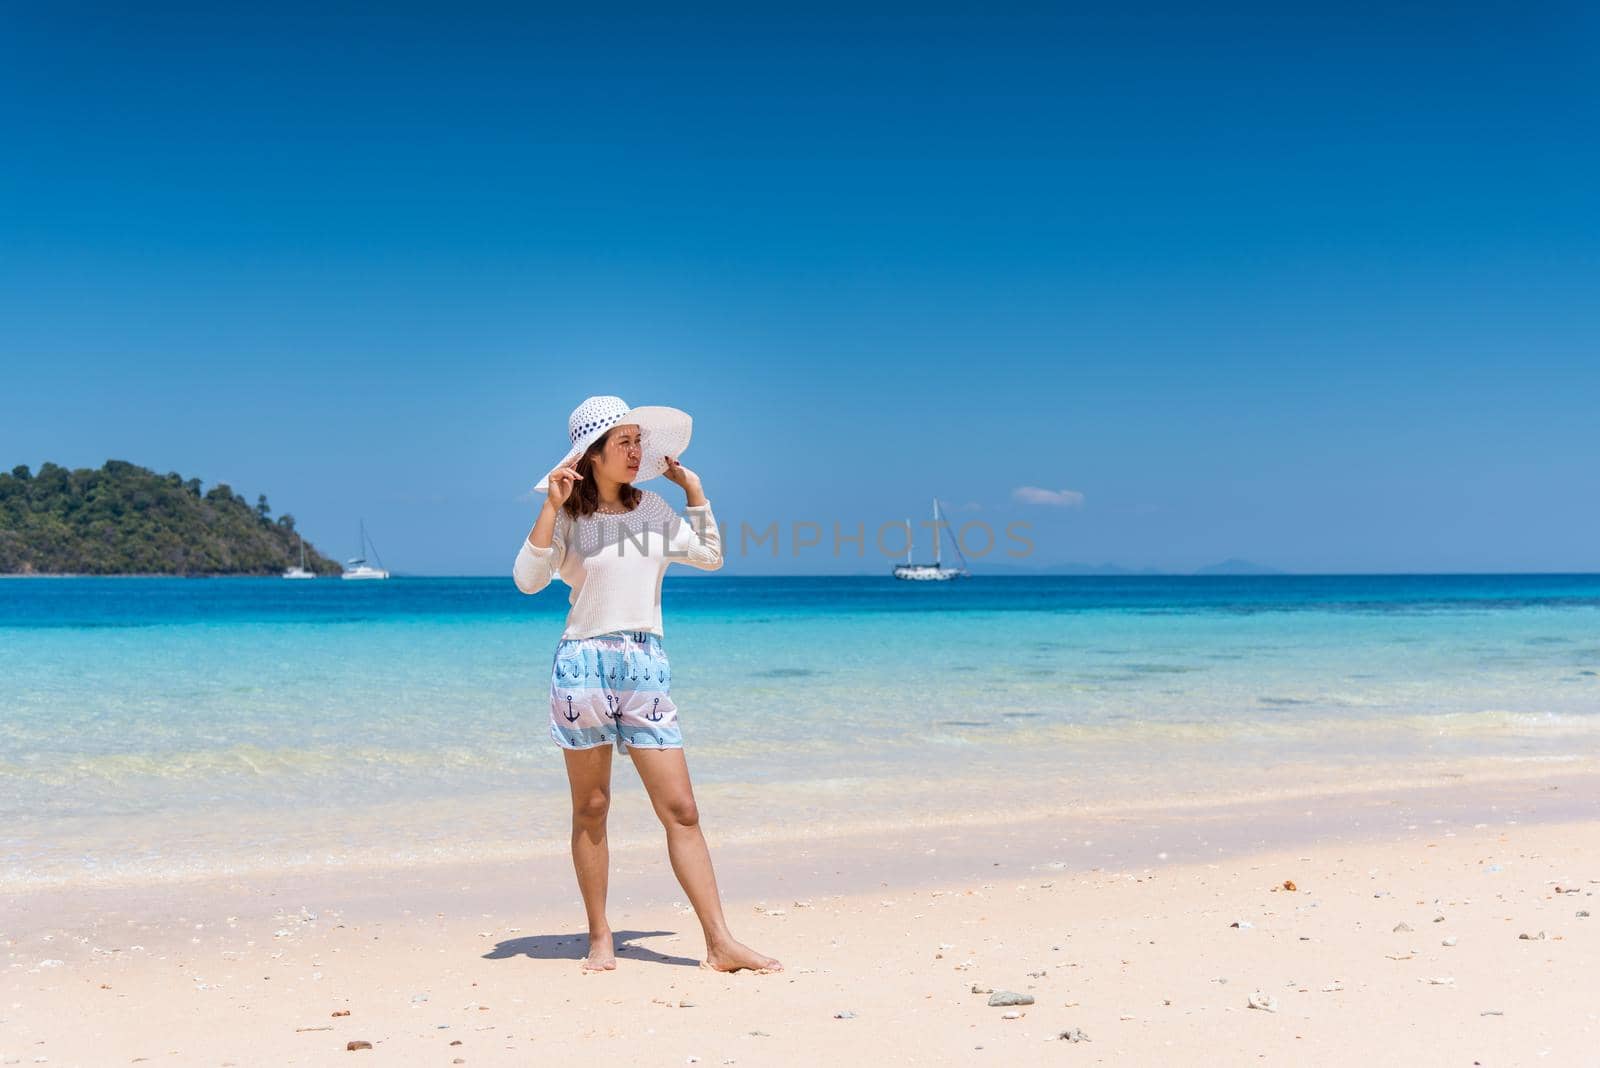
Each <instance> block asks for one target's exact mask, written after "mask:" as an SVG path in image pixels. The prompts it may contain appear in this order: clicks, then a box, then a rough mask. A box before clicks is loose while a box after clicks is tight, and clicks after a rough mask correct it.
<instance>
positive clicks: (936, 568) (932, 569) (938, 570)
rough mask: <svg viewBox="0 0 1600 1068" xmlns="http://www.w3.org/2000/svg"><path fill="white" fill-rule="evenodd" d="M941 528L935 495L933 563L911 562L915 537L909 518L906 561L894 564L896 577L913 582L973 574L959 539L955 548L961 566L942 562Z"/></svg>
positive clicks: (937, 499) (948, 578) (943, 579)
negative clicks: (912, 533) (940, 549)
mask: <svg viewBox="0 0 1600 1068" xmlns="http://www.w3.org/2000/svg"><path fill="white" fill-rule="evenodd" d="M939 529H940V528H939V498H937V497H935V498H934V499H933V563H931V564H913V563H912V562H911V547H912V541H913V539H912V536H911V520H909V519H907V520H906V562H905V563H903V564H895V565H894V572H893V574H894V577H895V578H897V579H909V580H911V581H913V582H947V581H949V580H950V579H953V578H961V577H962V576H969V575H970V574H971V573H970V572H969V571H967V567H966V564H967V559H966V557H964V556H962V555H961V544H960V542H959V541H958V542H956V545H955V550H956V558H957V559H958V560H960V561H961V566H960V567H945V566H944V565H943V564H942V563H940V559H939V543H940V542H941V541H943V538H942V537H941V536H940V533H939Z"/></svg>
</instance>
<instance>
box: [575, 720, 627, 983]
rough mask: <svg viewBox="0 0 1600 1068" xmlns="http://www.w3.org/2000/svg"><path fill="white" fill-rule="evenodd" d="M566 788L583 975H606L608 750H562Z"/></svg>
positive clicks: (611, 955) (611, 959)
mask: <svg viewBox="0 0 1600 1068" xmlns="http://www.w3.org/2000/svg"><path fill="white" fill-rule="evenodd" d="M563 752H564V753H565V755H566V758H567V782H568V784H569V785H570V786H571V787H572V866H573V868H575V869H576V870H577V873H578V892H579V893H581V894H582V895H583V910H584V911H585V912H586V913H588V916H589V955H588V957H586V958H585V959H584V962H583V967H584V968H585V970H588V971H610V970H612V969H614V968H615V967H616V966H617V955H616V950H615V949H614V948H613V947H612V944H611V925H610V924H609V923H607V922H606V884H607V882H608V881H609V879H610V876H611V849H610V847H609V846H608V845H607V844H606V814H607V813H608V812H610V811H611V746H609V745H598V746H595V747H594V748H593V749H567V750H563Z"/></svg>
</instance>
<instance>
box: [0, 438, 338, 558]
mask: <svg viewBox="0 0 1600 1068" xmlns="http://www.w3.org/2000/svg"><path fill="white" fill-rule="evenodd" d="M305 548H306V567H307V569H308V570H311V571H314V572H316V573H317V574H319V575H337V574H338V573H339V571H340V567H339V565H338V563H336V562H335V561H333V560H330V559H328V558H327V557H325V556H323V555H322V554H321V553H319V552H317V551H316V549H314V548H313V547H312V546H311V544H310V543H309V542H307V543H306V547H305ZM299 562H300V548H299V543H298V542H297V540H296V537H295V529H294V517H293V516H291V515H282V516H279V517H278V518H276V519H273V518H272V517H271V508H270V507H269V506H268V505H267V498H266V497H265V496H261V497H258V498H257V499H256V503H255V504H254V505H253V506H252V505H251V504H250V503H249V502H248V501H246V500H245V499H244V498H243V497H241V496H239V495H238V494H236V493H234V492H233V490H231V489H230V488H229V487H228V486H226V485H222V484H218V485H215V486H212V487H211V488H210V489H209V490H206V491H205V492H204V493H201V492H200V480H199V479H198V478H191V479H184V478H182V477H181V476H179V475H178V474H176V473H172V474H166V475H158V474H156V473H155V472H154V471H151V470H148V469H146V468H143V467H138V466H135V465H134V464H130V463H126V462H124V461H122V460H107V461H106V465H105V466H104V467H102V468H101V469H100V470H98V471H95V470H92V469H89V468H79V469H78V470H75V471H69V470H67V469H66V468H64V467H58V466H57V465H55V464H52V463H47V464H45V465H44V466H43V467H41V468H40V469H39V473H38V474H33V473H32V472H30V471H29V470H28V468H27V467H25V466H22V467H16V468H13V469H12V471H11V473H10V474H9V475H7V474H0V574H5V575H59V574H68V575H276V574H279V573H281V572H282V571H283V570H284V568H286V567H288V566H290V565H291V564H298V563H299Z"/></svg>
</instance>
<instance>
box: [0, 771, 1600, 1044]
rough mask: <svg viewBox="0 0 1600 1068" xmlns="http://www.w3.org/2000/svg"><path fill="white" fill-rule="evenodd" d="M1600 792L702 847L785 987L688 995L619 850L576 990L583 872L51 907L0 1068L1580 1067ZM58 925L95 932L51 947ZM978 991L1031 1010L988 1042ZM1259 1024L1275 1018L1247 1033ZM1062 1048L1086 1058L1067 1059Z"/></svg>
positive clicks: (697, 952) (1360, 802)
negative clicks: (594, 956)
mask: <svg viewBox="0 0 1600 1068" xmlns="http://www.w3.org/2000/svg"><path fill="white" fill-rule="evenodd" d="M1551 785H1554V786H1556V787H1557V789H1554V790H1552V789H1549V786H1551ZM1595 785H1596V781H1595V780H1594V779H1593V778H1592V777H1583V778H1581V780H1575V781H1574V782H1572V783H1540V782H1539V781H1536V780H1533V779H1524V780H1521V781H1519V782H1518V783H1516V784H1507V785H1504V786H1502V787H1501V788H1498V789H1495V790H1491V791H1487V792H1486V791H1483V790H1481V789H1477V788H1457V789H1450V788H1438V787H1433V788H1420V789H1412V790H1410V791H1393V790H1378V791H1370V792H1365V793H1362V792H1352V793H1346V794H1342V795H1338V796H1337V797H1331V798H1328V799H1325V803H1324V804H1321V805H1318V804H1308V803H1307V802H1306V800H1305V799H1304V798H1292V799H1285V800H1283V801H1281V802H1258V803H1256V804H1255V805H1243V806H1241V805H1231V806H1220V807H1215V808H1212V809H1210V810H1205V809H1189V810H1184V811H1179V812H1175V813H1161V812H1156V811H1148V810H1147V811H1144V812H1139V813H1131V812H1130V813H1124V814H1121V815H1118V816H1114V817H1113V816H1103V817H1100V818H1098V819H1094V820H1089V819H1085V818H1079V817H1072V816H1063V817H1061V818H1059V819H1057V820H1055V821H1049V820H1046V821H1032V822H1026V823H1022V822H1019V823H1015V824H1007V823H1005V821H1004V820H1003V818H997V819H995V820H993V821H991V824H990V825H989V826H988V827H987V828H985V827H983V826H966V827H947V828H944V829H942V830H935V829H910V830H903V829H900V828H893V829H886V831H885V832H884V833H883V834H882V835H880V836H879V838H878V839H877V840H863V839H861V838H859V837H857V838H853V839H846V838H819V839H817V840H815V841H812V842H809V843H807V844H806V845H807V848H804V849H786V850H776V851H775V850H773V849H772V848H771V846H770V843H720V844H719V841H718V838H717V836H716V834H715V829H714V828H712V829H709V830H708V831H707V837H708V839H709V841H710V844H711V849H712V857H713V860H714V862H715V864H716V868H717V875H718V879H719V883H720V886H721V890H722V895H723V899H724V902H725V907H726V911H727V914H728V917H729V922H730V925H731V926H732V928H733V931H734V934H735V936H736V937H738V938H740V939H742V940H744V941H746V942H747V943H749V944H750V945H752V946H754V947H756V948H757V949H760V950H762V951H764V952H770V953H772V954H774V955H776V956H777V957H779V958H780V959H781V960H783V961H784V963H785V970H784V971H783V972H781V973H775V974H772V975H751V974H748V973H746V974H738V975H722V974H717V973H711V972H707V971H705V970H703V969H699V968H697V967H695V964H696V962H697V961H698V960H699V959H700V956H701V953H702V950H703V943H702V941H701V938H700V934H699V930H698V924H697V923H696V920H695V917H694V916H693V914H692V912H690V911H688V910H687V906H686V905H684V904H683V895H682V892H681V890H680V888H679V887H678V886H677V884H676V881H675V880H674V879H673V877H672V874H671V871H670V868H669V866H668V863H667V858H666V856H665V850H664V848H662V846H661V844H660V843H659V842H657V843H655V844H653V845H651V846H649V847H645V846H639V847H629V848H624V849H614V850H613V854H612V864H611V873H612V874H611V886H610V896H609V907H608V917H609V919H610V921H611V923H612V925H613V928H614V930H615V931H616V933H617V937H618V968H617V970H616V971H614V972H606V973H598V974H588V973H584V972H582V971H581V970H580V968H579V964H578V962H579V961H580V960H581V958H582V956H583V952H584V949H585V946H586V941H585V939H584V935H583V927H584V921H583V912H582V908H581V904H580V903H579V902H578V897H577V889H576V885H575V881H574V879H573V877H572V873H571V869H570V861H569V860H568V859H567V858H566V857H563V856H546V857H543V858H534V859H531V860H520V861H517V862H514V863H504V862H495V863H490V864H484V865H476V866H458V867H455V868H439V867H412V868H408V869H405V870H403V871H399V872H396V871H376V870H374V871H369V872H366V873H363V874H360V875H353V874H352V873H336V874H334V875H331V876H323V877H320V878H313V879H300V878H296V877H293V876H286V877H280V878H262V877H252V878H247V879H240V880H231V881H230V880H213V881H210V882H206V883H203V884H202V883H194V884H188V885H186V886H182V887H173V886H166V887H156V888H151V891H150V892H149V893H143V894H130V893H128V892H126V890H125V889H122V890H101V891H97V892H79V893H76V894H68V895H62V894H61V893H60V892H59V891H57V892H54V893H48V894H47V893H41V894H39V895H35V900H34V901H32V902H31V907H30V908H29V909H28V910H27V911H26V913H25V914H24V913H19V912H18V910H17V909H16V908H14V907H11V906H12V905H15V904H17V902H16V901H15V899H13V900H12V902H11V903H10V904H9V905H8V908H7V909H6V914H7V916H8V920H7V929H6V930H5V931H4V932H3V936H0V937H3V941H4V942H5V944H6V949H7V954H8V963H9V966H8V968H7V969H6V970H5V973H4V976H5V977H4V979H3V980H0V983H3V989H0V1005H5V1006H8V1008H7V1009H3V1010H0V1017H3V1018H4V1022H5V1024H6V1027H5V1031H6V1032H7V1037H6V1038H5V1039H3V1040H0V1053H3V1054H5V1055H7V1056H9V1057H20V1058H22V1059H23V1060H24V1061H27V1060H32V1059H33V1058H34V1057H37V1056H46V1057H48V1059H49V1063H56V1064H60V1063H68V1064H73V1063H105V1062H109V1061H113V1060H116V1061H126V1060H128V1059H131V1058H133V1057H150V1058H160V1059H162V1060H164V1061H167V1062H168V1063H180V1064H190V1063H195V1064H205V1063H209V1064H216V1063H222V1062H225V1061H232V1062H233V1063H240V1064H242V1063H275V1064H324V1063H329V1064H331V1063H343V1062H342V1061H340V1060H339V1058H345V1057H348V1056H349V1054H348V1053H347V1052H346V1049H345V1046H346V1043H347V1042H348V1041H353V1040H359V1041H368V1042H371V1043H372V1045H373V1048H374V1051H387V1052H388V1053H389V1055H390V1057H391V1058H394V1057H399V1058H402V1059H404V1060H405V1061H406V1062H408V1063H409V1062H410V1061H411V1060H419V1059H429V1060H434V1059H438V1060H439V1062H440V1063H450V1062H451V1060H452V1058H454V1057H463V1058H464V1063H467V1064H473V1065H481V1064H508V1065H509V1064H526V1063H528V1062H529V1060H530V1059H537V1060H538V1061H539V1062H541V1063H568V1062H570V1061H575V1060H577V1059H579V1058H589V1057H594V1056H605V1055H612V1056H622V1057H629V1058H633V1059H637V1057H638V1054H639V1053H640V1051H641V1049H643V1048H647V1049H649V1050H651V1051H652V1055H653V1056H654V1058H655V1059H653V1060H650V1061H649V1063H662V1064H683V1063H686V1062H687V1060H688V1058H690V1057H697V1058H699V1062H700V1063H705V1064H719V1063H730V1062H731V1063H737V1064H741V1065H751V1064H756V1065H761V1064H791V1063H811V1062H815V1061H817V1060H822V1059H836V1060H838V1061H839V1062H840V1063H858V1062H860V1061H861V1060H863V1059H866V1058H870V1059H873V1060H896V1059H904V1058H908V1057H909V1058H911V1059H912V1060H914V1061H915V1062H917V1063H938V1064H945V1063H970V1062H971V1061H973V1060H976V1059H980V1058H982V1057H984V1056H993V1057H995V1058H997V1059H998V1060H999V1061H1001V1062H1005V1063H1046V1058H1049V1063H1054V1062H1055V1061H1056V1060H1059V1059H1060V1058H1061V1057H1063V1056H1070V1057H1072V1058H1073V1059H1074V1060H1075V1061H1081V1060H1084V1059H1086V1058H1087V1059H1089V1060H1092V1061H1093V1062H1095V1063H1107V1064H1112V1063H1114V1064H1170V1063H1174V1061H1177V1062H1179V1063H1192V1062H1197V1061H1210V1062H1213V1063H1215V1062H1225V1063H1239V1062H1243V1061H1244V1060H1245V1059H1247V1058H1248V1059H1251V1060H1255V1059H1257V1058H1262V1057H1264V1058H1267V1059H1270V1060H1275V1061H1280V1062H1281V1061H1282V1060H1284V1059H1286V1058H1287V1059H1289V1060H1290V1062H1291V1063H1296V1064H1330V1065H1332V1064H1347V1063H1350V1062H1351V1061H1352V1060H1357V1059H1360V1058H1363V1057H1365V1058H1370V1059H1374V1060H1376V1061H1377V1062H1378V1063H1398V1062H1401V1061H1407V1062H1411V1063H1440V1062H1443V1061H1449V1060H1454V1059H1458V1058H1459V1059H1463V1060H1473V1059H1476V1060H1480V1061H1482V1062H1483V1063H1506V1062H1515V1063H1523V1062H1526V1061H1529V1060H1533V1059H1535V1058H1536V1057H1543V1056H1546V1055H1549V1056H1552V1058H1553V1059H1552V1061H1551V1063H1556V1061H1557V1059H1560V1058H1565V1059H1566V1060H1568V1061H1574V1060H1580V1059H1581V1056H1583V1055H1586V1051H1592V1049H1593V1048H1594V1044H1595V1042H1596V1037H1595V1036H1596V1032H1597V1030H1600V1015H1597V1013H1596V1010H1595V1008H1594V1006H1593V1005H1592V998H1591V997H1590V992H1591V991H1592V988H1593V987H1592V975H1593V968H1594V966H1595V964H1596V962H1597V961H1600V928H1597V927H1595V926H1594V924H1595V923H1596V922H1600V921H1595V920H1593V919H1591V918H1589V917H1581V916H1579V915H1578V913H1579V912H1592V911H1594V908H1595V905H1597V904H1600V902H1597V901H1596V898H1597V896H1600V816H1596V815H1595V814H1594V813H1595V812H1596V811H1597V806H1600V792H1597V791H1596V790H1595ZM1563 795H1566V796H1563ZM1574 813H1588V815H1585V816H1583V817H1581V818H1573V815H1574ZM1479 817H1486V818H1479ZM1285 880H1288V881H1289V882H1291V883H1293V884H1294V889H1293V890H1290V889H1287V888H1286V887H1285V885H1284V883H1285ZM1557 887H1559V888H1560V892H1559V893H1557V892H1556V888H1557ZM175 890H176V891H179V892H176V893H175V892H174V891H175ZM63 897H65V898H66V899H67V900H63ZM46 902H53V904H54V905H55V906H57V907H58V908H60V909H64V910H65V911H56V915H55V918H56V919H62V920H73V921H74V922H71V923H66V924H62V925H59V926H56V927H53V928H52V927H50V925H49V924H48V923H45V924H43V925H42V926H41V925H40V924H39V923H38V922H34V921H41V920H45V919H47V917H46V916H45V914H44V912H43V911H41V910H40V909H39V908H38V906H41V905H43V904H45V903H46ZM74 910H80V911H76V912H74ZM1435 917H1439V919H1438V922H1437V923H1435V922H1434V920H1435ZM1522 934H1527V935H1529V938H1528V939H1522V938H1520V937H1519V936H1520V935H1522ZM974 985H976V986H978V987H979V988H980V989H981V988H983V987H992V988H993V989H995V990H1012V991H1018V992H1022V993H1025V994H1027V995H1029V996H1032V997H1033V998H1034V999H1035V1002H1034V1004H1032V1005H1025V1006H1018V1007H1016V1008H1013V1009H1008V1008H1005V1007H990V1006H989V1005H988V1004H987V995H986V994H981V993H974V992H973V991H972V989H971V988H972V987H973V986H974ZM1258 992H1259V993H1260V994H1261V995H1262V998H1263V1000H1265V999H1270V1000H1271V1003H1272V1005H1273V1007H1272V1009H1270V1010H1267V1009H1262V1010H1256V1009H1251V1008H1249V1007H1248V1004H1247V1002H1248V999H1249V998H1250V996H1251V995H1252V994H1255V993H1258ZM1008 1011H1009V1012H1017V1013H1020V1014H1021V1015H1020V1016H1019V1017H1017V1018H1015V1019H1005V1018H1004V1016H1003V1014H1004V1013H1006V1012H1008ZM346 1012H348V1014H349V1015H335V1014H336V1013H346ZM846 1014H848V1015H846ZM1074 1028H1076V1029H1080V1030H1081V1033H1082V1034H1085V1035H1086V1036H1087V1038H1088V1041H1087V1042H1083V1043H1078V1042H1068V1041H1064V1040H1062V1039H1060V1038H1059V1037H1058V1036H1059V1035H1060V1034H1061V1033H1063V1032H1070V1031H1071V1029H1074ZM641 1042H643V1043H645V1045H644V1046H643V1047H641V1045H640V1043H641ZM453 1043H456V1045H452V1044H453ZM1069 1045H1070V1046H1071V1048H1070V1049H1068V1048H1067V1047H1068V1046H1069Z"/></svg>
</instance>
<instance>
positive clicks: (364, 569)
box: [339, 520, 389, 579]
mask: <svg viewBox="0 0 1600 1068" xmlns="http://www.w3.org/2000/svg"><path fill="white" fill-rule="evenodd" d="M368 548H370V549H371V550H372V557H373V559H375V560H377V561H378V566H377V567H373V566H372V565H371V564H369V563H367V557H366V552H367V549H368ZM357 551H358V552H360V553H361V554H362V555H360V556H352V557H351V558H350V559H349V560H346V561H345V564H344V573H343V574H342V575H340V576H339V577H340V578H342V579H386V578H388V577H389V572H388V571H387V570H385V568H384V566H383V557H381V556H379V555H378V547H377V546H376V545H374V544H373V542H372V539H371V538H369V537H367V523H366V520H362V521H361V547H360V549H358V550H357Z"/></svg>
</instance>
